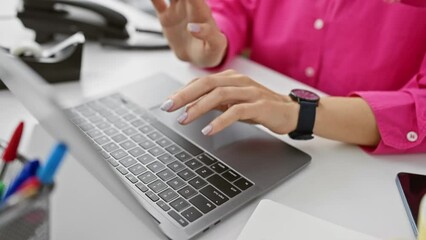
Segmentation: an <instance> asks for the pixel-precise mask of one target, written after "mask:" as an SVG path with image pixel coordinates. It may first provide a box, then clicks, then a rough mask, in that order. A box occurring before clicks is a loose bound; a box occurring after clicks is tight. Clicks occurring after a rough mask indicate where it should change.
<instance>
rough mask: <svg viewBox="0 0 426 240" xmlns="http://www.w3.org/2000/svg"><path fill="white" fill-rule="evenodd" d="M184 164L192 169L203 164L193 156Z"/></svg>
mask: <svg viewBox="0 0 426 240" xmlns="http://www.w3.org/2000/svg"><path fill="white" fill-rule="evenodd" d="M185 165H186V166H188V167H189V168H191V169H192V170H195V169H197V168H199V167H201V166H203V164H201V163H200V162H199V161H197V160H195V159H194V158H193V159H191V160H189V161H187V162H186V163H185Z"/></svg>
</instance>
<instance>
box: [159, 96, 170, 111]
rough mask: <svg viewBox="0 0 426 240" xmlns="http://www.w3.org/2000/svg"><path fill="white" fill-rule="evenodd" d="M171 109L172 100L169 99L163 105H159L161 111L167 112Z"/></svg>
mask: <svg viewBox="0 0 426 240" xmlns="http://www.w3.org/2000/svg"><path fill="white" fill-rule="evenodd" d="M172 107H173V100H171V99H167V101H165V102H163V104H161V107H160V109H161V110H163V111H169V110H170V108H172Z"/></svg>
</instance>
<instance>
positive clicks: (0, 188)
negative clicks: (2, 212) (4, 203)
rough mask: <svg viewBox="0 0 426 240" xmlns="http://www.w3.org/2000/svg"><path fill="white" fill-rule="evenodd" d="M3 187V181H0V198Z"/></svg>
mask: <svg viewBox="0 0 426 240" xmlns="http://www.w3.org/2000/svg"><path fill="white" fill-rule="evenodd" d="M4 188H5V186H4V183H3V182H2V181H0V199H1V198H2V196H3V192H4Z"/></svg>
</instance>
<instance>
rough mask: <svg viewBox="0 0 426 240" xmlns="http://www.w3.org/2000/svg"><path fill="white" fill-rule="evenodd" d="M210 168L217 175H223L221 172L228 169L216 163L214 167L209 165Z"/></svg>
mask: <svg viewBox="0 0 426 240" xmlns="http://www.w3.org/2000/svg"><path fill="white" fill-rule="evenodd" d="M210 168H211V169H213V170H214V171H215V172H217V173H223V172H225V171H226V170H228V169H229V168H228V167H227V166H226V165H225V164H223V163H221V162H218V163H216V164H214V165H211V166H210Z"/></svg>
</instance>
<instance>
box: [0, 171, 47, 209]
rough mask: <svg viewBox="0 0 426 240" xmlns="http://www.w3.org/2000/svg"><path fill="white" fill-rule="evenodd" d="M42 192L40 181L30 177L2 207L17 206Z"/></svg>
mask: <svg viewBox="0 0 426 240" xmlns="http://www.w3.org/2000/svg"><path fill="white" fill-rule="evenodd" d="M39 190H40V181H39V180H38V179H37V177H30V178H29V179H27V180H26V181H25V182H24V183H23V184H22V186H21V187H20V188H19V189H18V191H17V192H16V193H15V194H13V195H11V196H10V197H9V198H8V199H7V200H6V201H3V202H2V206H6V207H7V206H10V205H14V204H17V203H19V202H21V201H23V200H25V199H27V198H30V197H32V196H34V195H36V194H37V193H38V192H39Z"/></svg>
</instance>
